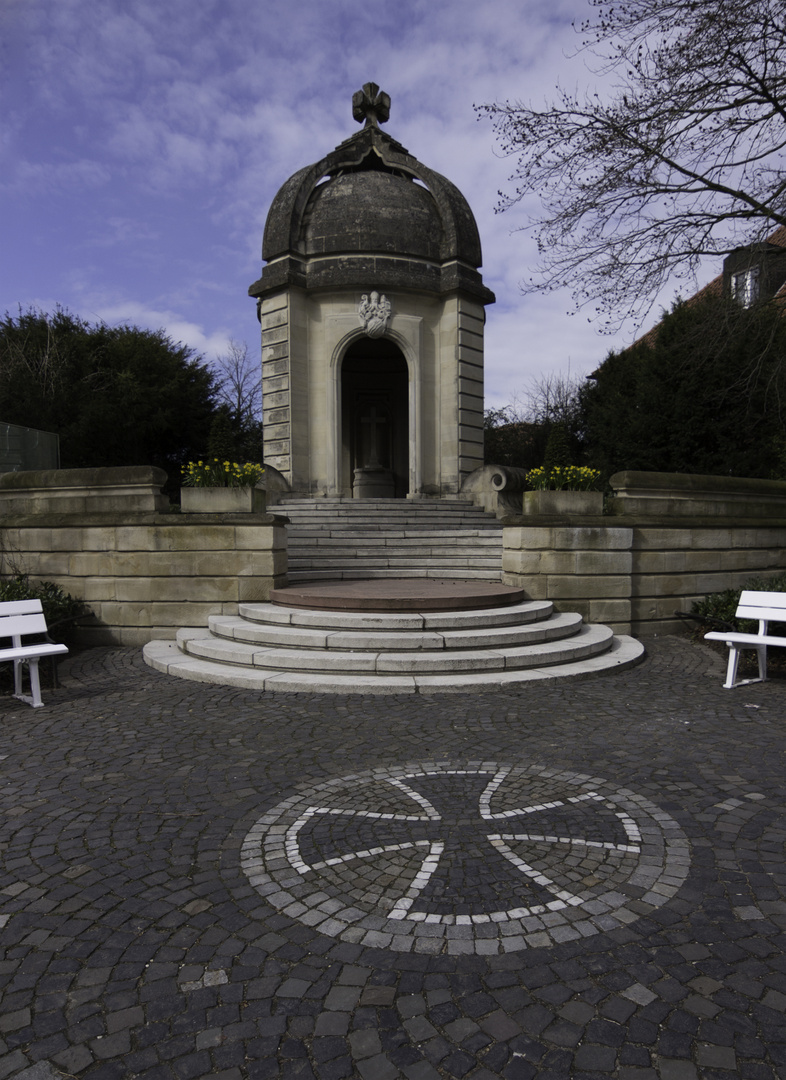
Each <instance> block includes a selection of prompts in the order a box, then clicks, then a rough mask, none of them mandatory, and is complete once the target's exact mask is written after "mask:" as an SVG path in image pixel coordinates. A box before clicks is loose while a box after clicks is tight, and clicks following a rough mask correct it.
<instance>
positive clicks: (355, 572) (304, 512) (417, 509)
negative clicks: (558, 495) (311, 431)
mask: <svg viewBox="0 0 786 1080" xmlns="http://www.w3.org/2000/svg"><path fill="white" fill-rule="evenodd" d="M271 512H272V513H274V514H276V513H278V514H281V515H282V516H286V517H287V518H288V519H289V525H288V526H287V545H288V556H289V558H288V561H289V572H288V579H289V582H290V587H291V592H290V594H289V596H287V589H286V588H284V589H277V590H275V592H274V594H273V596H272V597H271V599H272V600H274V601H275V603H267V604H241V605H240V609H239V613H238V614H237V615H232V616H229V615H214V616H211V618H210V619H209V623H208V626H207V627H199V628H186V629H182V630H180V631H179V632H178V635H177V640H176V641H152V642H150V643H149V644H148V645H146V646H145V650H144V656H145V660H146V661H147V663H148V664H150V665H151V666H152V667H154V668H157V669H158V670H159V671H163V672H166V673H167V674H169V675H176V676H178V677H180V678H184V679H193V680H197V681H201V682H208V683H219V684H225V685H228V686H235V687H242V688H245V689H250V690H264V691H289V692H295V693H297V692H302V693H335V694H351V693H361V694H416V693H420V694H434V693H467V692H479V691H484V690H486V691H491V690H503V689H506V688H514V687H516V686H518V685H521V684H523V683H528V682H532V681H535V680H539V679H554V678H565V677H570V676H580V675H584V676H586V675H593V674H596V673H599V672H602V671H608V670H613V669H616V670H619V669H621V668H624V667H628V666H631V665H633V664H635V663H638V662H639V660H640V659H641V658H642V656H643V654H644V649H643V647H642V646H641V644H640V643H639V642H638V641H636V640H634V639H633V638H628V637H619V636H615V635H614V633H613V632H612V630H611V629H609V627H607V626H595V625H587V624H585V623H584V622H583V620H582V618H581V616H580V615H578V614H573V613H570V612H559V613H557V612H555V611H554V608H553V605H552V604H551V603H550V602H549V601H545V600H537V601H533V600H526V599H524V598H523V597H524V596H525V594H524V592H523V590H519V591H517V590H513V589H510V590H507V591H508V592H509V593H511V594H515V595H513V596H508V598H507V600H506V599H504V598H503V597H501V595H500V593H501V592H502V593H504V592H505V591H506V587H505V586H503V585H501V577H502V528H501V526H500V524H499V522H498V521H497V519H496V518H495V517H494V516H493V515H491V514H486V513H485V512H484V511H483V510H482V509H480V508H477V507H475V506H473V505H472V504H471V503H466V502H463V501H461V500H459V499H450V500H437V499H423V500H411V501H410V500H403V499H401V500H395V501H394V500H372V499H369V500H365V499H364V500H352V499H305V498H294V497H292V498H285V499H284V500H282V502H281V503H278V504H276V505H275V506H273V507H271ZM412 578H416V579H420V581H421V583H422V584H420V585H418V586H417V587H416V588H415V589H412V588H411V587H410V586H409V584H408V582H409V580H410V579H412ZM402 579H404V581H403V584H404V585H405V591H407V592H409V593H410V596H409V600H408V601H407V603H404V604H401V605H398V607H397V608H396V606H395V605H392V606H387V607H385V606H383V607H380V606H379V595H380V594H384V595H385V596H386V597H387V598H388V599H390V598H391V597H393V596H395V595H396V594H397V593H400V592H401V587H402ZM364 581H365V582H366V583H367V584H366V585H363V584H362V583H363V582H364ZM301 582H305V583H307V584H303V585H301V584H299V583H301ZM327 582H333V583H335V585H334V586H332V585H329V584H327ZM308 583H310V584H308ZM481 583H483V584H481ZM334 588H335V589H336V590H338V591H339V593H340V594H341V600H340V602H338V603H335V602H334V603H332V604H331V603H323V601H324V593H325V590H327V591H331V590H333V589H334ZM451 590H452V591H453V593H454V594H455V596H454V599H455V600H456V603H455V604H450V603H449V602H446V601H445V592H447V593H450V592H451ZM471 593H474V594H475V597H476V598H477V596H478V594H480V595H482V597H483V599H482V600H480V602H479V603H474V601H473V600H471V599H470V594H471ZM437 596H438V597H439V603H435V602H434V598H435V597H437ZM304 597H305V599H304ZM375 603H376V605H377V606H376V607H375V606H374V605H375ZM473 603H474V607H473ZM446 607H449V608H450V610H446Z"/></svg>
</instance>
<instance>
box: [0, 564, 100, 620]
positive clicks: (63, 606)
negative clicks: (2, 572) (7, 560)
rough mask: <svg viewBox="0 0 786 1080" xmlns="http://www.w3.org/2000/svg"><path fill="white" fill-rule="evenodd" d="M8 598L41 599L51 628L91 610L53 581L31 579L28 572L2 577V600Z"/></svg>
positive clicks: (0, 591) (0, 580) (0, 583)
mask: <svg viewBox="0 0 786 1080" xmlns="http://www.w3.org/2000/svg"><path fill="white" fill-rule="evenodd" d="M7 600H40V601H41V606H42V607H43V609H44V616H45V618H46V623H47V626H48V627H50V628H51V627H52V626H54V625H55V624H56V623H59V622H62V621H63V620H65V619H73V618H76V617H77V616H79V615H87V614H89V610H90V609H89V608H88V607H87V606H86V605H85V604H84V603H83V602H82V601H81V600H75V599H74V597H73V596H71V595H70V593H67V592H66V591H65V590H64V589H62V588H61V587H60V586H59V585H56V584H55V583H54V582H53V581H31V580H30V578H29V577H28V575H27V574H14V576H13V577H7V578H0V601H7Z"/></svg>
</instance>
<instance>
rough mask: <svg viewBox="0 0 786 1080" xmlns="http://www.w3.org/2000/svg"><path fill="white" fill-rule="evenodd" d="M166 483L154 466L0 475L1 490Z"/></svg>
mask: <svg viewBox="0 0 786 1080" xmlns="http://www.w3.org/2000/svg"><path fill="white" fill-rule="evenodd" d="M166 480H167V475H166V473H165V472H164V470H163V469H158V468H156V466H154V465H118V466H116V467H115V468H95V469H39V470H32V471H29V472H9V473H2V474H0V490H3V489H6V490H11V491H20V490H35V489H39V488H46V489H48V490H52V489H53V488H54V489H57V488H82V489H85V488H88V489H89V488H104V487H114V488H116V487H129V486H131V487H136V486H155V487H158V488H160V487H162V486H163V485H164V484H165V483H166Z"/></svg>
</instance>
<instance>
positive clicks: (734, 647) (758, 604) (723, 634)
mask: <svg viewBox="0 0 786 1080" xmlns="http://www.w3.org/2000/svg"><path fill="white" fill-rule="evenodd" d="M736 618H738V619H757V620H758V622H759V630H758V633H756V634H741V633H737V631H736V630H713V631H712V633H710V634H705V635H704V637H705V639H707V640H709V641H725V642H726V644H727V645H728V646H729V650H730V652H729V667H728V670H727V671H726V682H725V683H724V684H723V685H724V687H725V689H727V690H731V689H732V687H734V686H746V685H747V684H748V683H755V682H766V680H767V646H768V645H780V646H781V647H782V648H786V637H775V636H773V635H771V634H769V633H768V627H769V624H770V623H771V622H782V623H786V593H782V592H754V591H752V590H746V591H744V592H743V593H742V594H741V596H740V602H739V606H738V607H737V614H736ZM743 649H753V650H754V651H755V653H756V657H757V659H758V661H759V677H758V679H737V665H738V664H739V662H740V652H741V651H742V650H743Z"/></svg>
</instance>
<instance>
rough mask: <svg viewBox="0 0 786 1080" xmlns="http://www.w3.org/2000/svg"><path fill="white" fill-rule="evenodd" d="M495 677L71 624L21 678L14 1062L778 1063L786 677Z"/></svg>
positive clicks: (764, 1072) (783, 963) (713, 671)
mask: <svg viewBox="0 0 786 1080" xmlns="http://www.w3.org/2000/svg"><path fill="white" fill-rule="evenodd" d="M647 645H648V658H647V659H646V661H645V662H644V663H643V664H642V665H641V666H640V667H638V668H635V669H633V670H631V671H629V672H623V673H619V674H616V675H606V676H604V677H602V678H597V679H594V680H588V681H584V682H575V681H569V680H568V681H562V682H561V681H559V680H555V681H554V683H553V685H545V684H544V683H542V682H539V683H537V684H532V685H531V686H526V685H525V686H523V687H521V688H519V689H516V690H515V691H511V692H505V693H494V694H485V693H484V694H477V695H455V696H454V695H439V696H436V697H432V698H429V697H426V696H421V695H417V696H406V697H401V698H397V697H390V698H376V697H374V698H371V697H363V696H345V697H343V696H342V697H337V696H328V695H325V696H319V695H297V694H293V695H290V694H275V695H269V696H267V697H265V696H264V695H260V694H258V693H252V692H248V691H235V690H232V689H229V688H226V687H213V686H204V685H200V684H196V683H191V682H184V681H180V680H177V679H172V678H168V677H166V676H164V675H160V674H158V673H157V672H154V671H152V670H150V669H147V668H145V667H144V665H143V664H142V661H141V657H140V655H139V651H138V650H129V649H115V650H111V649H106V650H104V649H93V650H89V651H87V652H85V653H82V654H81V655H77V656H74V657H69V659H68V660H67V662H66V663H65V664H64V665H63V667H62V669H61V678H62V683H61V686H60V688H59V689H57V690H49V691H48V692H45V694H44V700H45V701H46V707H45V708H44V709H39V710H33V709H31V708H29V707H28V706H26V705H23V704H21V703H18V702H16V701H14V700H13V699H11V698H8V697H3V698H2V699H0V710H1V711H2V729H1V734H0V754H1V755H2V761H1V762H0V769H2V809H3V814H2V819H1V821H0V851H2V864H1V865H0V870H1V875H0V927H1V928H0V944H2V949H3V951H2V958H1V959H0V992H1V993H2V1002H1V1003H0V1080H2V1078H4V1077H22V1078H24V1080H51V1078H52V1077H58V1076H61V1075H63V1074H67V1075H74V1076H78V1077H80V1078H82V1077H84V1078H90V1080H115V1078H117V1080H120V1078H125V1077H144V1078H145V1080H158V1078H162V1080H163V1078H170V1077H172V1078H180V1080H187V1078H191V1077H195V1078H196V1077H220V1078H223V1080H244V1078H250V1080H262V1078H272V1077H283V1078H285V1080H300V1078H303V1080H305V1078H309V1080H310V1078H317V1080H340V1078H343V1077H353V1078H354V1077H359V1078H362V1080H394V1078H397V1077H406V1078H409V1080H436V1078H437V1077H456V1078H465V1077H466V1078H472V1080H491V1078H494V1077H505V1078H509V1080H529V1078H531V1077H538V1078H540V1080H549V1078H554V1080H566V1078H572V1080H597V1078H599V1077H601V1076H603V1075H608V1076H613V1077H618V1078H620V1080H655V1078H661V1080H694V1078H707V1080H712V1078H717V1080H722V1078H725V1080H729V1078H731V1077H732V1076H738V1077H742V1078H747V1080H771V1078H774V1077H786V1020H785V1018H784V1011H785V1010H786V955H785V950H784V942H785V941H786V937H785V936H784V930H785V929H786V868H785V867H784V842H785V841H786V814H785V812H784V746H785V743H784V731H785V730H786V682H785V681H782V680H779V679H775V680H773V681H771V682H769V683H766V684H760V685H752V686H747V687H742V688H740V689H736V690H733V691H728V690H723V688H722V686H721V683H722V680H723V670H724V664H725V661H724V660H723V659H722V658H721V657H720V656H716V655H714V654H711V653H710V652H708V651H707V650H706V649H704V648H703V647H699V646H693V645H690V644H688V643H687V642H686V641H685V640H683V639H679V638H662V639H655V640H651V641H649V642H648V643H647Z"/></svg>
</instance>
